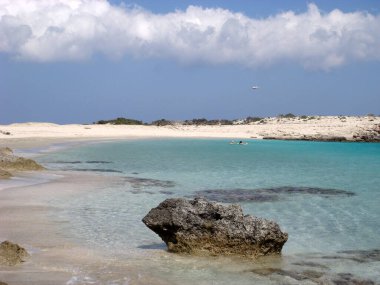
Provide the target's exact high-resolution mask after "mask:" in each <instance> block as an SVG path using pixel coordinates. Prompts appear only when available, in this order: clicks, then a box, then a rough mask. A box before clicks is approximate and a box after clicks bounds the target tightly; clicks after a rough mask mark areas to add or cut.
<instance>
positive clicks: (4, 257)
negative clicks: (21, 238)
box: [0, 241, 29, 266]
mask: <svg viewBox="0 0 380 285" xmlns="http://www.w3.org/2000/svg"><path fill="white" fill-rule="evenodd" d="M28 256H29V254H28V253H27V251H26V250H25V249H24V248H22V247H21V246H19V245H18V244H15V243H12V242H10V241H3V242H2V243H1V244H0V265H10V266H11V265H16V264H19V263H21V262H24V261H25V258H27V257H28Z"/></svg>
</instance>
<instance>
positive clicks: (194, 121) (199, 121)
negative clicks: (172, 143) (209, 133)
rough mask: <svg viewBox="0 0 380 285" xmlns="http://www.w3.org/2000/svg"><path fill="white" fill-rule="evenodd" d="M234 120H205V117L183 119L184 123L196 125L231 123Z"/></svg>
mask: <svg viewBox="0 0 380 285" xmlns="http://www.w3.org/2000/svg"><path fill="white" fill-rule="evenodd" d="M233 123H234V121H231V120H207V119H205V118H201V119H192V120H186V121H184V125H196V126H202V125H211V126H214V125H232V124H233Z"/></svg>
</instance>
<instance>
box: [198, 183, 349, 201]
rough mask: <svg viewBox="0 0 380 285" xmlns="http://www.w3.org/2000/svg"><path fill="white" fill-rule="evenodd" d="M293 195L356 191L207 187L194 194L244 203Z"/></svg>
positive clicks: (336, 194) (342, 194)
mask: <svg viewBox="0 0 380 285" xmlns="http://www.w3.org/2000/svg"><path fill="white" fill-rule="evenodd" d="M293 195H315V196H319V197H323V198H332V197H351V196H354V195H355V193H354V192H350V191H346V190H340V189H329V188H318V187H297V186H282V187H273V188H258V189H239V188H238V189H207V190H201V191H196V192H195V195H194V196H195V197H199V196H201V197H205V198H207V199H209V200H212V201H216V202H222V203H242V202H276V201H283V200H285V199H286V198H287V197H289V196H293Z"/></svg>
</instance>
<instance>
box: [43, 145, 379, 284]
mask: <svg viewBox="0 0 380 285" xmlns="http://www.w3.org/2000/svg"><path fill="white" fill-rule="evenodd" d="M39 161H40V162H42V163H44V165H46V166H47V167H48V168H51V169H59V170H82V171H90V172H93V171H96V170H98V171H100V173H102V175H113V176H115V177H118V178H120V177H121V178H123V179H121V180H120V179H118V180H117V181H118V182H117V183H115V184H113V185H111V186H108V187H106V188H104V189H100V190H99V189H98V190H97V191H94V192H88V193H85V194H83V193H82V194H81V195H78V196H77V197H75V198H72V200H70V201H69V202H68V201H67V203H65V202H64V201H54V200H53V201H52V203H53V204H54V203H55V204H56V205H57V206H62V205H64V206H62V208H63V210H62V215H63V216H65V218H68V219H69V220H70V221H72V222H71V225H70V227H71V228H72V235H73V236H74V237H75V238H76V239H77V241H78V242H79V243H83V244H85V245H86V246H90V247H93V248H94V249H106V251H107V252H108V253H109V254H110V255H112V256H118V258H120V259H121V260H128V261H129V262H132V263H133V262H136V264H139V262H142V263H145V266H148V265H147V264H146V259H147V258H148V260H155V258H158V257H154V256H156V255H155V254H157V252H164V250H165V246H164V244H163V243H162V241H161V240H160V239H159V237H158V236H156V235H155V234H154V233H153V232H151V231H150V230H149V229H147V228H146V227H145V225H144V224H143V223H142V222H141V219H142V218H143V217H144V215H145V214H146V213H147V212H148V211H149V210H150V209H151V208H152V207H155V206H157V205H158V204H159V203H160V202H161V201H163V200H164V199H166V198H169V197H193V196H196V195H199V193H202V192H199V193H196V192H197V191H203V190H215V191H216V192H217V193H218V191H219V190H224V191H232V192H231V193H233V191H234V189H244V190H246V191H248V193H250V191H251V192H254V191H256V190H257V189H267V188H278V187H284V186H287V187H309V188H312V189H314V188H318V189H335V190H343V191H346V192H342V193H347V195H346V194H343V195H342V194H341V192H338V194H337V195H322V194H318V193H316V192H311V193H291V192H289V193H287V192H285V193H282V194H281V195H278V196H276V200H274V201H245V200H244V199H241V200H240V202H239V203H240V204H241V205H242V208H243V210H244V212H245V213H247V214H251V215H255V216H260V217H265V218H269V219H273V220H275V221H277V222H278V223H279V224H280V226H281V228H282V230H284V231H286V232H288V233H289V240H288V242H287V243H286V244H285V246H284V248H283V260H282V262H283V263H284V264H287V263H289V262H288V261H290V260H293V259H297V258H300V256H303V258H309V259H310V258H312V259H313V260H315V258H317V257H318V256H323V255H333V256H335V257H331V260H333V259H334V258H335V260H336V259H337V258H338V259H339V258H341V256H339V254H340V253H341V252H342V251H348V250H349V251H355V252H356V251H359V250H373V249H380V206H379V205H380V186H379V185H380V144H364V143H326V142H323V143H319V142H290V141H255V140H252V141H249V144H248V145H230V144H229V143H228V140H223V139H213V140H206V139H197V140H195V139H162V140H131V141H119V142H109V143H99V144H89V145H84V146H80V147H76V148H70V149H66V150H62V151H60V152H56V153H49V154H46V155H44V156H41V157H40V158H39ZM137 178H138V179H137ZM144 179H147V180H144ZM115 181H116V180H115ZM302 189H304V188H302ZM232 196H233V195H232ZM305 256H306V257H305ZM336 256H338V257H336ZM341 259H342V260H341V261H342V262H341V263H340V264H341V265H340V266H338V267H337V265H336V263H334V264H335V265H333V264H329V260H328V259H325V260H322V261H320V262H322V263H323V264H328V266H329V268H330V269H329V274H332V272H335V273H336V272H338V273H339V272H341V273H345V272H353V271H355V272H356V274H358V276H360V277H361V278H371V279H372V280H375V281H376V282H380V278H378V277H376V276H377V272H379V271H380V262H379V260H378V259H376V258H375V260H373V259H372V260H370V261H368V260H366V262H369V263H368V264H367V263H365V262H361V265H360V264H359V265H360V266H362V267H360V266H359V265H355V264H352V263H350V262H351V261H347V258H344V257H342V258H341ZM159 260H160V265H157V263H152V264H150V265H149V266H148V267H149V271H150V272H158V273H157V274H161V275H165V276H167V275H166V273H168V272H171V274H170V276H171V277H170V278H169V277H167V278H168V279H167V280H169V281H170V282H173V283H176V282H177V283H178V284H187V282H188V284H194V283H192V282H194V278H195V277H194V275H197V276H199V278H201V279H202V280H206V281H207V280H209V281H210V280H212V282H214V284H231V283H228V282H227V281H228V280H230V281H231V280H235V279H234V278H236V276H235V275H236V272H235V271H234V270H235V269H234V270H232V271H233V272H234V273H231V272H230V273H228V270H224V271H223V272H224V273H223V274H221V273H220V274H221V276H222V277H223V278H224V279H222V277H220V278H219V277H218V278H217V277H215V274H216V273H215V270H217V269H216V268H215V267H218V266H217V265H210V261H207V262H206V261H205V264H204V266H202V268H201V270H200V269H199V268H198V269H196V268H195V267H194V264H200V263H199V260H198V261H194V262H195V263H192V262H191V261H189V260H191V259H186V258H181V261H178V260H177V262H176V263H171V261H168V260H166V259H165V260H164V261H163V260H162V257H160V258H159ZM156 261H157V260H156ZM215 262H216V264H217V261H215ZM218 262H219V261H218ZM345 262H346V263H345ZM347 262H348V263H347ZM364 263H365V265H363V264H364ZM342 264H343V265H342ZM334 266H335V267H334ZM194 268H195V269H194ZM228 268H231V267H228ZM353 268H355V270H354V269H353ZM293 269H294V268H293ZM178 270H179V271H180V272H182V274H181V275H180V276H181V277H178V276H177V275H176V274H177V273H174V272H178ZM236 270H237V271H239V270H238V269H236ZM194 272H196V274H195V273H194ZM218 274H219V273H218ZM173 276H174V277H173ZM176 276H177V277H176ZM207 276H208V277H207ZM239 276H240V275H239ZM240 277H241V276H240ZM165 278H166V277H165ZM207 278H209V279H207ZM210 278H211V279H210ZM242 278H243V277H242ZM252 278H253V277H252V276H251V275H250V276H249V278H248V277H247V278H246V279H244V278H243V279H241V280H240V282H239V284H251V283H249V282H251V281H252V280H253V279H252ZM257 278H258V279H257V280H256V281H258V282H259V281H260V280H261V279H260V278H263V277H257ZM377 278H378V279H377ZM191 280H192V281H191ZM223 280H225V281H223ZM226 280H227V281H226ZM264 280H265V278H264ZM169 281H168V282H169ZM261 281H262V280H261ZM272 281H273V280H272ZM298 281H299V280H298ZM298 281H297V282H296V284H298ZM245 282H248V283H245ZM263 282H264V283H268V280H266V281H263ZM299 282H301V281H299ZM197 283H199V282H197ZM259 283H260V282H259ZM274 283H276V282H275V281H274ZM199 284H211V283H207V282H206V283H199Z"/></svg>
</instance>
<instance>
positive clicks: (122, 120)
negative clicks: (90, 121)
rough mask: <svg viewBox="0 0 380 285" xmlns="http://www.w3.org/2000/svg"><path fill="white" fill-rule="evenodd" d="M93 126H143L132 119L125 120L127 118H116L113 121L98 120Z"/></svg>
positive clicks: (140, 122)
mask: <svg viewBox="0 0 380 285" xmlns="http://www.w3.org/2000/svg"><path fill="white" fill-rule="evenodd" d="M95 124H98V125H105V124H110V125H143V122H142V121H138V120H134V119H127V118H116V119H114V120H100V121H97V122H95Z"/></svg>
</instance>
